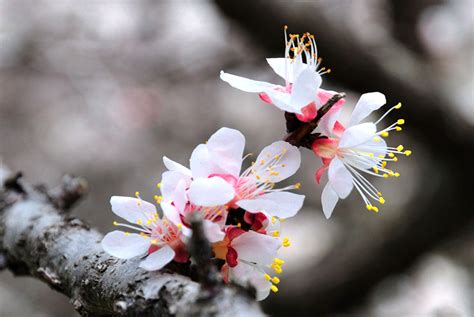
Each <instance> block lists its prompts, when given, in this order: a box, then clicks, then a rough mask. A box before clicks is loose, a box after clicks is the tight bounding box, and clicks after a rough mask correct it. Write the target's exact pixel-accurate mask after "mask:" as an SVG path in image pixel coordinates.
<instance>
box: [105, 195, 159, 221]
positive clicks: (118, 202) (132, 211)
mask: <svg viewBox="0 0 474 317" xmlns="http://www.w3.org/2000/svg"><path fill="white" fill-rule="evenodd" d="M110 204H111V205H112V211H113V212H114V214H116V215H117V216H119V217H120V218H123V219H125V220H127V221H128V222H130V223H133V224H135V223H137V221H138V220H141V221H146V220H147V219H149V218H153V217H154V216H155V214H156V207H155V205H153V204H150V203H149V202H146V201H144V200H141V199H137V198H132V197H124V196H112V197H111V198H110Z"/></svg>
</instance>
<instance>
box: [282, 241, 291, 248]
mask: <svg viewBox="0 0 474 317" xmlns="http://www.w3.org/2000/svg"><path fill="white" fill-rule="evenodd" d="M283 246H284V247H285V248H289V247H291V243H290V241H286V242H283Z"/></svg>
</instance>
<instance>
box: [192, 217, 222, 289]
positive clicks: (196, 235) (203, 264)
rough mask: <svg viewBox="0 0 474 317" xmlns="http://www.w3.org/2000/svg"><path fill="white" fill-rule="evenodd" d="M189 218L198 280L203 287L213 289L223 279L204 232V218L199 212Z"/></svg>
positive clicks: (193, 257)
mask: <svg viewBox="0 0 474 317" xmlns="http://www.w3.org/2000/svg"><path fill="white" fill-rule="evenodd" d="M189 218H190V219H189V221H190V223H191V229H192V230H193V233H192V236H191V239H190V241H189V244H188V248H189V253H190V254H191V258H192V259H193V261H194V265H195V268H196V273H197V278H198V281H199V282H200V283H201V284H202V286H203V288H205V289H208V290H210V291H212V290H214V289H215V288H216V286H218V285H221V283H222V279H221V278H220V276H219V273H218V272H217V267H216V265H215V264H214V263H213V262H212V260H211V257H212V250H211V246H210V244H209V241H208V240H207V238H206V236H205V234H204V228H203V223H202V219H201V218H200V217H199V214H198V213H194V214H191V215H190V217H189Z"/></svg>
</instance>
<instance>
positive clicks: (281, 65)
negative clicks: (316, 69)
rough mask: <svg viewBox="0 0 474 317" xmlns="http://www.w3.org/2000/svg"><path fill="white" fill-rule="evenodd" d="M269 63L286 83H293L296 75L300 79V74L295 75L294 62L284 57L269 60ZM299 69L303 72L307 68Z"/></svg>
mask: <svg viewBox="0 0 474 317" xmlns="http://www.w3.org/2000/svg"><path fill="white" fill-rule="evenodd" d="M267 63H268V65H270V67H271V68H272V69H273V71H274V72H275V73H276V74H277V75H278V76H280V77H281V78H283V79H284V80H285V81H288V82H289V83H293V81H294V77H293V76H294V75H296V77H298V75H299V74H293V72H294V67H293V66H294V62H292V61H291V60H290V59H287V58H284V57H279V58H267ZM299 69H300V70H303V69H305V68H303V67H300V68H299Z"/></svg>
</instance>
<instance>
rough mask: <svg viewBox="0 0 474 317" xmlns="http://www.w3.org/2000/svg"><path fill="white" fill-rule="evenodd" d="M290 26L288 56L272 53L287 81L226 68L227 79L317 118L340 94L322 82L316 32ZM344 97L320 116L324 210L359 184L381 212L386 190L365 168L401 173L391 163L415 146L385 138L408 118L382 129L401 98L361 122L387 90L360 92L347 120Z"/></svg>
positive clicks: (317, 142)
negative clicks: (343, 119)
mask: <svg viewBox="0 0 474 317" xmlns="http://www.w3.org/2000/svg"><path fill="white" fill-rule="evenodd" d="M286 31H287V27H286V26H285V57H284V58H268V59H267V62H268V64H269V65H270V67H271V68H272V69H273V70H274V71H275V73H276V74H277V75H279V76H280V77H282V78H283V79H285V86H280V85H274V84H270V83H266V82H261V81H255V80H251V79H247V78H244V77H240V76H235V75H231V74H228V73H225V72H223V71H222V72H221V75H220V77H221V79H222V80H224V81H225V82H227V83H228V84H230V85H231V86H232V87H235V88H237V89H240V90H243V91H246V92H254V93H259V96H260V98H261V99H262V100H263V101H264V102H266V103H269V104H273V105H275V106H276V107H277V108H279V109H281V110H283V111H285V112H289V113H294V114H295V115H296V117H297V118H298V119H299V120H300V121H301V122H310V121H312V120H316V117H317V113H318V110H320V108H321V107H322V106H323V105H324V104H325V103H326V102H327V101H328V100H329V99H330V98H331V97H332V96H334V95H335V94H336V92H334V91H328V90H324V89H322V88H321V85H322V77H321V75H322V74H325V73H329V72H330V70H329V69H328V70H326V69H325V68H321V69H320V70H318V67H319V65H320V63H321V59H320V58H318V55H317V47H316V42H315V40H314V36H313V35H311V34H309V33H305V34H303V35H301V36H300V35H298V34H290V35H287V32H286ZM344 102H345V101H344V99H340V100H339V101H337V102H336V103H335V104H334V105H332V107H331V108H330V110H329V111H328V112H327V113H326V114H324V115H323V116H322V118H320V120H319V122H317V123H318V129H317V130H318V133H319V134H318V135H317V137H316V138H315V139H314V141H313V143H312V149H313V152H314V154H315V155H316V156H318V157H319V158H321V160H322V162H323V165H322V166H321V167H320V168H319V169H318V170H317V172H316V175H315V176H316V177H315V178H316V182H317V183H318V184H319V183H320V181H321V177H322V175H323V174H324V172H325V171H326V170H327V171H328V179H329V180H328V182H327V184H326V186H325V187H324V189H323V192H322V197H321V202H322V207H323V212H324V215H325V216H326V217H327V218H329V217H330V216H331V214H332V212H333V210H334V207H335V206H336V203H337V201H338V200H339V199H344V198H346V197H347V196H348V195H349V194H350V192H351V191H352V189H353V188H355V189H356V190H357V191H358V192H359V194H360V195H361V197H362V200H363V201H364V204H365V206H366V208H367V209H368V210H369V211H374V212H378V211H379V208H378V207H377V206H376V205H375V204H374V203H375V202H377V203H380V204H384V203H385V199H384V198H383V197H382V193H381V192H380V191H379V190H377V188H376V187H375V186H374V185H373V184H372V183H370V182H369V181H368V180H367V179H366V178H365V177H364V174H369V175H373V176H376V177H383V178H388V177H392V176H394V177H398V176H400V174H399V173H398V172H394V171H393V170H392V169H390V168H388V167H387V164H388V163H391V162H397V161H398V158H397V156H396V155H397V154H402V155H406V156H409V155H411V151H410V150H404V147H403V146H402V145H399V146H397V147H389V146H388V145H387V143H386V142H385V141H384V140H383V139H382V138H385V137H388V135H389V132H390V131H393V130H395V131H401V130H402V127H401V125H403V124H404V123H405V120H404V119H399V120H397V122H395V123H394V124H392V125H390V126H388V127H386V128H383V129H378V128H377V126H378V125H379V124H380V122H381V120H382V119H383V118H385V117H386V116H387V114H388V113H390V112H391V111H392V110H394V109H399V108H400V107H401V104H400V103H399V104H397V105H396V106H394V107H392V108H390V109H389V110H388V111H387V112H386V113H385V114H384V115H382V116H381V117H380V119H378V120H377V121H376V122H365V123H361V121H362V120H364V119H365V118H367V117H368V116H369V115H370V114H371V113H372V112H373V111H375V110H377V109H379V108H380V107H382V106H383V105H385V103H386V100H385V96H384V95H383V94H382V93H379V92H374V93H367V94H364V95H362V96H361V97H360V99H359V101H358V103H357V105H356V106H355V109H354V111H353V113H352V116H351V119H350V121H349V123H348V125H347V126H344V125H343V124H341V122H339V121H338V118H339V116H340V113H341V110H342V106H343V105H344Z"/></svg>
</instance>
